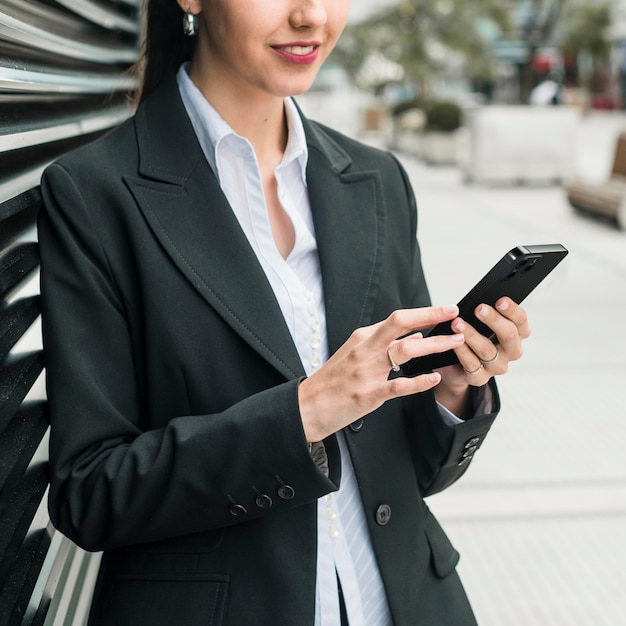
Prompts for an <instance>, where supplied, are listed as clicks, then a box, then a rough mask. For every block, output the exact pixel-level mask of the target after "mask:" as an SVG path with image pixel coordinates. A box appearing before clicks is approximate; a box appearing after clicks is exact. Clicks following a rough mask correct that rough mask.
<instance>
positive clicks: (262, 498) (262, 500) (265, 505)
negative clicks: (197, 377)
mask: <svg viewBox="0 0 626 626" xmlns="http://www.w3.org/2000/svg"><path fill="white" fill-rule="evenodd" d="M254 501H255V502H256V505H257V506H258V507H259V508H261V509H269V508H270V507H271V506H272V499H271V498H270V497H269V496H268V495H265V494H264V493H260V494H259V495H258V496H257V497H256V498H255V500H254Z"/></svg>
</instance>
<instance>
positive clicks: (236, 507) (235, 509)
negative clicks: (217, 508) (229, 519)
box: [228, 504, 248, 517]
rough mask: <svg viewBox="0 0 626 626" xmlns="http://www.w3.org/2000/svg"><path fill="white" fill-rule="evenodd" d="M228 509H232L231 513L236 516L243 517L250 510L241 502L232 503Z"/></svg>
mask: <svg viewBox="0 0 626 626" xmlns="http://www.w3.org/2000/svg"><path fill="white" fill-rule="evenodd" d="M228 510H229V511H230V514H231V515H234V516H235V517H241V516H242V515H245V514H246V513H247V512H248V511H246V507H245V506H242V505H241V504H231V505H230V507H229V508H228Z"/></svg>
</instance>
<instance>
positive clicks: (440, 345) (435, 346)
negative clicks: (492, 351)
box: [389, 333, 465, 364]
mask: <svg viewBox="0 0 626 626" xmlns="http://www.w3.org/2000/svg"><path fill="white" fill-rule="evenodd" d="M464 341H465V336H464V335H463V334H462V333H453V334H452V335H433V336H432V337H424V336H423V335H422V333H415V334H413V335H409V336H408V337H404V338H403V339H398V340H396V341H394V342H392V344H391V346H390V347H389V354H390V355H391V358H392V359H393V360H394V361H396V362H397V363H400V364H403V363H406V362H407V361H410V360H411V359H414V358H416V357H420V356H425V355H427V354H435V353H440V352H447V351H448V350H454V349H455V348H458V347H459V345H461V344H462V343H463V342H464Z"/></svg>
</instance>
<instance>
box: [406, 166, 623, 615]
mask: <svg viewBox="0 0 626 626" xmlns="http://www.w3.org/2000/svg"><path fill="white" fill-rule="evenodd" d="M403 161H404V164H405V165H406V167H407V169H408V171H409V173H410V177H411V180H412V183H413V185H414V188H415V190H416V194H417V197H418V203H419V206H420V227H419V235H420V240H421V242H422V248H423V255H424V263H425V266H426V268H427V275H428V279H429V283H430V285H431V292H432V296H433V300H434V301H435V302H441V303H444V302H449V301H457V300H458V299H459V298H460V297H461V296H462V295H463V294H464V293H465V292H466V291H467V289H468V288H469V286H470V285H471V284H473V283H474V282H475V281H476V279H477V278H479V277H480V276H482V275H483V274H484V273H485V272H486V271H487V270H488V269H489V267H490V266H491V264H492V263H493V262H494V261H495V260H496V259H497V258H499V257H500V256H501V255H502V254H503V253H504V252H505V251H506V250H508V249H509V248H511V247H513V246H515V245H518V244H534V243H552V242H559V243H562V244H563V245H565V246H566V247H567V248H568V249H569V250H570V255H569V256H568V257H567V258H566V259H565V261H563V263H562V264H561V266H560V267H559V268H557V270H556V271H555V273H554V275H553V276H551V277H549V278H548V282H547V283H544V284H542V285H541V286H540V287H539V289H538V290H537V291H536V292H534V293H533V294H532V295H531V296H530V297H529V299H528V300H527V302H526V309H527V311H528V313H529V316H530V319H531V323H532V327H533V335H532V337H531V338H530V339H529V340H528V341H527V342H526V346H525V355H524V358H523V359H522V360H521V361H519V362H517V363H515V364H513V365H512V366H511V368H510V372H509V374H508V375H507V376H506V377H503V378H501V379H500V382H499V386H500V390H501V394H502V398H503V409H502V413H501V415H500V416H499V418H498V420H497V421H496V423H495V425H494V427H493V429H492V432H491V434H490V436H489V438H488V439H487V442H486V443H485V446H484V447H483V448H482V449H481V451H480V452H479V453H478V454H477V456H476V460H475V461H474V462H473V464H472V466H471V468H470V470H469V472H468V474H467V475H466V476H465V477H464V479H463V480H462V481H460V482H459V483H458V484H457V485H455V486H454V487H452V488H451V489H449V490H447V491H446V492H445V493H443V494H440V495H438V496H435V497H434V498H431V499H430V505H431V508H432V509H433V510H434V511H435V512H436V513H437V515H438V517H439V518H440V519H441V521H442V524H443V525H444V527H445V528H446V530H447V531H448V533H449V535H450V537H451V538H452V540H453V542H454V543H455V545H456V546H457V548H458V549H459V551H460V552H461V553H462V560H461V564H460V566H459V572H460V574H461V576H462V578H463V580H464V582H465V584H466V587H467V590H468V593H469V595H470V597H471V599H472V602H473V604H474V606H475V610H476V613H477V616H478V618H479V623H480V624H481V626H517V625H519V626H528V625H530V624H533V625H534V624H538V625H541V626H544V625H546V626H547V625H552V624H555V625H556V624H558V625H561V624H562V625H567V626H578V625H580V626H589V625H593V626H599V625H607V626H608V625H611V626H612V625H620V624H626V593H625V591H624V590H625V588H626V455H625V453H624V448H625V446H626V408H625V402H624V393H623V389H624V386H625V385H626V335H625V334H624V332H623V328H624V319H626V316H625V313H626V233H621V232H618V231H617V230H615V229H613V228H612V227H611V226H609V225H607V224H606V223H601V222H597V221H593V220H588V219H583V218H581V217H579V216H577V215H575V214H574V213H573V212H572V211H571V210H570V208H569V207H568V205H567V202H566V200H565V197H564V193H563V190H562V189H560V188H559V187H548V188H484V187H466V186H464V185H463V184H462V182H461V176H460V174H459V172H458V171H457V170H455V169H454V168H443V169H437V168H428V167H426V166H424V165H422V164H420V163H418V162H416V161H415V160H413V159H411V158H406V157H403Z"/></svg>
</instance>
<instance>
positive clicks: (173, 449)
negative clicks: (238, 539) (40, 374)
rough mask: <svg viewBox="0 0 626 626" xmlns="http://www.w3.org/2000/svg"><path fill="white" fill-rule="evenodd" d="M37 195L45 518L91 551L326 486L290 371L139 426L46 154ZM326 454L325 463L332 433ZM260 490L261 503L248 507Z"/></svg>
mask: <svg viewBox="0 0 626 626" xmlns="http://www.w3.org/2000/svg"><path fill="white" fill-rule="evenodd" d="M42 193H43V199H44V206H43V208H42V210H41V212H40V216H39V222H38V228H39V242H40V255H41V294H42V322H43V337H44V357H45V359H46V378H47V391H48V404H49V415H50V422H51V439H50V464H49V467H50V496H49V510H50V516H51V519H52V521H53V523H54V525H55V526H56V527H57V528H59V529H60V530H61V531H62V532H63V533H64V534H65V535H67V536H68V537H70V538H71V539H72V540H73V541H74V542H76V543H77V544H78V545H80V546H82V547H83V548H85V549H88V550H104V549H110V548H114V547H120V546H126V545H133V544H138V543H143V542H151V541H156V540H161V539H167V538H170V537H173V536H179V535H185V534H189V533H195V532H201V531H207V530H214V529H219V528H223V527H226V526H230V525H233V524H237V523H240V522H247V521H250V520H251V519H255V518H259V517H263V516H266V515H274V514H275V513H277V512H280V511H281V510H284V509H286V508H290V507H294V506H298V505H301V504H303V503H308V502H314V501H315V500H316V499H317V498H318V497H320V496H322V495H324V494H325V493H328V492H330V491H333V490H335V489H336V488H337V485H338V482H339V476H338V475H337V474H336V473H335V474H333V472H332V471H331V475H330V476H329V477H326V476H324V474H323V473H322V472H321V471H320V470H319V469H318V467H317V466H316V464H315V462H314V461H313V459H312V458H311V455H310V454H309V451H308V447H307V444H306V440H305V437H304V432H303V429H302V424H301V419H300V415H299V410H298V397H297V386H298V381H297V380H291V381H287V382H285V383H284V384H280V385H278V386H276V387H275V388H271V389H268V390H267V391H263V392H260V393H258V394H256V395H254V396H252V397H249V398H247V399H245V400H243V401H241V402H239V403H237V404H236V405H234V406H230V407H228V408H227V409H225V410H224V411H223V412H221V413H219V414H217V415H211V416H207V415H180V416H172V419H171V420H170V421H169V422H168V423H167V424H166V425H165V426H164V427H161V428H155V429H146V428H145V426H144V425H145V424H146V423H149V421H150V420H149V416H146V415H144V414H143V413H144V412H145V411H146V409H145V403H144V402H142V401H141V397H140V396H141V390H140V385H139V384H138V382H137V381H138V380H139V376H138V372H137V371H136V369H135V367H136V366H135V360H134V358H133V350H132V342H131V330H130V328H129V323H128V319H127V315H126V308H127V303H126V302H125V299H124V297H123V296H122V294H121V290H120V289H118V287H117V286H116V277H115V276H114V275H113V273H112V271H111V266H110V263H109V260H108V259H107V251H106V250H105V249H104V248H103V246H102V245H101V243H100V240H99V233H98V231H97V229H96V228H95V227H94V225H93V223H92V220H91V219H90V210H89V207H86V206H85V202H84V200H83V196H82V195H81V190H80V189H79V188H78V187H77V186H76V184H75V183H74V181H73V179H72V177H71V176H70V175H69V174H68V173H67V171H66V169H65V168H64V167H63V166H61V165H59V164H57V165H53V166H51V167H50V168H48V170H47V171H46V173H45V175H44V177H43V180H42ZM92 197H93V194H92ZM109 200H110V199H109ZM109 200H107V199H106V198H103V200H102V202H103V203H105V204H104V206H107V205H106V202H108V201H109ZM111 219H114V218H113V217H112V218H111ZM210 418H212V419H210ZM327 452H328V454H329V456H330V457H331V467H332V466H333V465H334V466H338V465H339V464H338V463H336V462H335V463H332V459H333V458H336V457H335V456H334V455H336V454H338V452H337V451H336V450H335V448H334V447H333V442H332V441H330V442H329V443H328V445H327ZM264 495H265V496H268V495H269V499H270V500H271V505H270V504H268V500H261V502H263V503H264V505H265V506H262V505H261V504H259V500H258V498H259V497H262V496H264Z"/></svg>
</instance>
